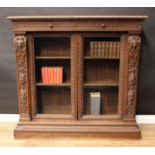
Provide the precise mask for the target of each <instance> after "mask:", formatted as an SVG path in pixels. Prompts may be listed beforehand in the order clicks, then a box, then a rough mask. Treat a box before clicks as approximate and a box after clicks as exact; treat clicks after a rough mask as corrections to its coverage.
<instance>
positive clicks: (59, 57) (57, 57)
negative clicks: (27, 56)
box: [35, 56, 70, 60]
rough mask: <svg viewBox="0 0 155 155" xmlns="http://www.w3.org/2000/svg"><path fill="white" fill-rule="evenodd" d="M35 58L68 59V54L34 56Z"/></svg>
mask: <svg viewBox="0 0 155 155" xmlns="http://www.w3.org/2000/svg"><path fill="white" fill-rule="evenodd" d="M35 59H37V60H49V59H56V60H58V59H62V60H64V59H70V56H36V57H35Z"/></svg>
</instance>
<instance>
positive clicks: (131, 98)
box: [126, 35, 141, 119]
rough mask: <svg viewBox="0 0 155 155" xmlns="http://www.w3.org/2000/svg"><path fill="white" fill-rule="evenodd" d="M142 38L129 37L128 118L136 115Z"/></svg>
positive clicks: (136, 36)
mask: <svg viewBox="0 0 155 155" xmlns="http://www.w3.org/2000/svg"><path fill="white" fill-rule="evenodd" d="M140 44H141V38H140V37H139V36H138V35H131V36H129V37H128V48H129V53H128V99H127V113H126V118H128V119H132V118H134V116H135V106H136V95H137V75H138V62H139V51H140Z"/></svg>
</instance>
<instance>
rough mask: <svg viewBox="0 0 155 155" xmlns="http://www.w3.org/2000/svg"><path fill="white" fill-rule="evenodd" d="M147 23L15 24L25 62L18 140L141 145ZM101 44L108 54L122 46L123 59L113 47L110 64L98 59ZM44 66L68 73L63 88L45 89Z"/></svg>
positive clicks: (31, 20) (18, 19)
mask: <svg viewBox="0 0 155 155" xmlns="http://www.w3.org/2000/svg"><path fill="white" fill-rule="evenodd" d="M145 18H147V16H11V17H8V19H10V20H11V21H12V22H13V31H14V33H15V37H14V46H15V50H16V60H17V83H18V102H19V113H20V120H19V122H18V125H17V127H16V129H15V131H14V136H15V138H27V137H54V136H55V137H57V136H73V137H77V136H85V137H125V138H139V137H140V135H141V132H140V129H139V128H138V126H137V124H136V121H135V110H136V96H137V80H138V65H139V54H140V45H141V37H140V33H141V29H142V22H143V20H144V19H145ZM93 42H94V43H95V42H97V43H102V50H103V49H104V48H106V46H107V44H108V42H113V43H114V42H118V43H119V48H118V49H119V50H118V56H112V54H110V51H111V53H112V52H114V50H115V48H111V47H110V45H109V47H108V46H107V47H108V49H107V50H109V53H108V55H107V56H100V57H92V55H91V50H92V49H93V50H94V51H95V48H91V45H92V43H93ZM105 42H106V43H105ZM103 44H104V46H103ZM105 44H106V46H105ZM94 46H95V44H94ZM98 46H99V44H98ZM111 46H114V44H113V45H111ZM93 50H92V51H93ZM98 50H99V49H98ZM103 51H104V50H103ZM43 66H62V67H63V70H64V73H63V74H64V75H63V77H64V79H63V82H62V83H61V84H44V83H42V76H41V68H42V67H43ZM91 92H99V93H100V94H101V105H102V106H101V107H100V114H98V115H94V114H93V115H92V114H91V112H90V109H91V105H90V93H91Z"/></svg>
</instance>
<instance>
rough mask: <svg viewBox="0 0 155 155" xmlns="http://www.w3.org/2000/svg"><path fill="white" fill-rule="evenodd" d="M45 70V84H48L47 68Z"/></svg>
mask: <svg viewBox="0 0 155 155" xmlns="http://www.w3.org/2000/svg"><path fill="white" fill-rule="evenodd" d="M44 69H45V83H46V84H47V83H48V77H47V76H48V75H47V67H45V68H44Z"/></svg>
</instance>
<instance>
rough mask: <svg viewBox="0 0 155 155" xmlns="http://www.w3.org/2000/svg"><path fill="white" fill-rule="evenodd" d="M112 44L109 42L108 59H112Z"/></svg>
mask: <svg viewBox="0 0 155 155" xmlns="http://www.w3.org/2000/svg"><path fill="white" fill-rule="evenodd" d="M111 45H112V42H109V55H108V58H111V53H112V48H111Z"/></svg>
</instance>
